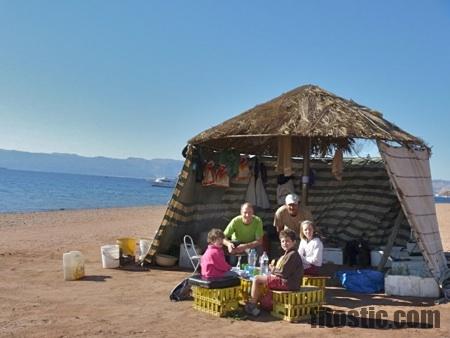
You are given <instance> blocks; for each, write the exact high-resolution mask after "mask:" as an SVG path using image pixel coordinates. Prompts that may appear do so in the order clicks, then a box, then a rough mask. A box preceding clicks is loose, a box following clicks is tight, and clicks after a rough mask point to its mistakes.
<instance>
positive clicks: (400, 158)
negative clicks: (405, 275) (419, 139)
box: [378, 142, 447, 280]
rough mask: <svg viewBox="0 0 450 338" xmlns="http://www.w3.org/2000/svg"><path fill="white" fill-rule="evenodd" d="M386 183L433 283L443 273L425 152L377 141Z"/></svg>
mask: <svg viewBox="0 0 450 338" xmlns="http://www.w3.org/2000/svg"><path fill="white" fill-rule="evenodd" d="M378 149H379V151H380V154H381V156H382V158H383V160H384V161H385V164H386V169H387V172H388V175H389V177H390V180H391V182H392V184H393V186H394V187H395V191H396V193H397V196H398V198H399V201H400V203H401V205H402V208H403V212H404V213H405V216H406V218H407V219H408V221H409V224H410V225H411V228H412V229H413V231H414V234H415V236H416V239H417V242H418V244H419V247H420V248H421V250H422V254H423V256H424V259H425V261H426V262H427V264H428V267H429V268H430V271H431V273H432V274H433V276H434V278H436V280H440V278H441V277H442V275H443V274H444V273H445V271H446V270H447V261H446V259H445V255H444V252H443V247H442V241H441V235H440V233H439V225H438V221H437V217H436V208H435V205H434V196H433V189H432V185H431V173H430V164H429V158H430V153H429V151H428V149H426V148H424V149H421V150H417V149H408V148H406V147H392V146H389V145H388V144H386V143H384V142H378Z"/></svg>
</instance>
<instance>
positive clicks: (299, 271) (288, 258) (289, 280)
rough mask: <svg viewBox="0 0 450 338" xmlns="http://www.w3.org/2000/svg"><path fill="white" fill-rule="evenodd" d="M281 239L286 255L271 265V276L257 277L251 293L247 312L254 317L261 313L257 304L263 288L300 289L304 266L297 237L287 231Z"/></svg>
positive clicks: (246, 307)
mask: <svg viewBox="0 0 450 338" xmlns="http://www.w3.org/2000/svg"><path fill="white" fill-rule="evenodd" d="M279 237H280V243H281V247H282V248H283V250H284V255H283V256H281V257H280V258H279V259H278V261H277V263H276V264H275V265H274V264H273V262H272V264H270V265H269V270H270V272H271V274H270V275H267V276H264V275H258V276H255V279H254V281H253V283H252V289H251V293H250V295H251V298H250V299H249V300H248V302H247V304H245V311H246V312H247V313H249V314H251V315H253V316H257V315H259V313H260V310H259V309H258V307H257V303H258V301H259V300H260V298H261V296H262V294H261V291H260V290H261V289H262V287H263V286H266V287H268V288H269V290H281V291H298V290H299V289H300V285H301V280H302V277H303V264H302V259H301V258H300V255H299V254H298V251H297V250H296V241H297V235H296V233H295V232H294V231H293V230H291V229H285V230H281V231H280V234H279ZM269 292H270V291H269ZM269 297H271V295H269Z"/></svg>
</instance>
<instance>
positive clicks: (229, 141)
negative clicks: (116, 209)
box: [188, 85, 425, 156]
mask: <svg viewBox="0 0 450 338" xmlns="http://www.w3.org/2000/svg"><path fill="white" fill-rule="evenodd" d="M283 135H285V136H288V135H290V136H293V138H292V145H293V155H294V156H295V155H302V154H303V151H304V144H305V142H304V141H305V140H307V139H310V140H311V144H312V148H313V152H314V151H315V152H320V151H321V152H323V151H324V150H326V149H329V148H330V147H332V146H337V147H341V148H344V149H348V147H349V145H350V144H352V143H353V141H354V139H358V138H360V139H375V140H385V141H395V142H398V143H400V144H404V145H418V146H425V144H424V142H423V141H422V140H421V139H419V138H417V137H415V136H413V135H411V134H409V133H407V132H405V131H403V130H402V129H400V128H398V127H397V126H396V125H394V124H393V123H391V122H389V121H387V120H385V119H383V117H382V114H381V113H379V112H377V111H375V110H372V109H369V108H367V107H364V106H361V105H359V104H357V103H356V102H354V101H352V100H346V99H344V98H341V97H339V96H336V95H334V94H332V93H330V92H327V91H326V90H323V89H321V88H320V87H317V86H313V85H306V86H301V87H298V88H296V89H294V90H291V91H290V92H287V93H285V94H283V95H280V96H278V97H277V98H275V99H273V100H271V101H268V102H266V103H263V104H260V105H258V106H256V107H254V108H252V109H250V110H247V111H246V112H244V113H242V114H240V115H237V116H235V117H233V118H231V119H229V120H227V121H225V122H223V123H221V124H219V125H217V126H215V127H212V128H209V129H207V130H205V131H203V132H201V133H200V134H198V135H197V136H195V137H194V138H192V139H191V140H189V141H188V143H189V144H193V145H203V146H206V147H208V148H211V149H215V150H223V149H230V148H235V149H239V150H240V151H241V152H246V153H250V154H265V155H276V154H277V138H278V136H283Z"/></svg>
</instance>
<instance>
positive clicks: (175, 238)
mask: <svg viewBox="0 0 450 338" xmlns="http://www.w3.org/2000/svg"><path fill="white" fill-rule="evenodd" d="M259 160H260V162H262V163H264V164H265V165H266V167H267V174H268V180H267V183H266V184H265V186H266V192H267V194H268V197H269V200H270V202H271V206H272V208H271V209H270V210H261V209H258V208H256V210H255V211H256V212H255V213H256V214H257V215H258V216H260V217H261V218H262V220H263V222H264V227H265V228H266V229H269V228H270V227H272V224H273V215H274V212H275V210H276V209H277V207H278V205H277V202H276V190H277V175H278V173H277V172H276V171H275V168H274V165H275V161H274V160H273V159H270V158H260V159H259ZM194 167H195V166H194V165H193V164H192V162H191V159H190V154H188V157H187V159H186V161H185V164H184V166H183V169H182V173H181V175H180V178H179V181H178V184H177V186H176V188H175V190H174V194H173V196H172V199H171V201H170V203H169V205H168V208H167V211H166V213H165V215H164V218H163V220H162V222H161V225H160V228H159V229H158V231H157V233H156V234H155V240H154V242H153V245H152V248H151V250H150V255H151V256H152V255H154V254H156V253H158V252H161V253H173V252H174V250H175V249H176V248H177V247H178V248H179V245H180V243H181V242H182V238H183V236H184V235H185V234H190V235H191V236H192V237H193V238H194V241H195V242H196V243H200V244H201V246H204V245H205V236H206V232H207V231H208V230H209V229H211V228H213V227H216V228H222V229H224V228H225V227H226V225H227V224H228V222H229V221H230V219H231V218H233V217H234V216H236V215H238V214H239V211H240V206H241V204H242V203H243V202H245V201H244V199H245V194H246V191H247V187H248V182H247V181H245V182H243V181H236V180H234V179H232V180H231V184H230V187H229V188H227V189H224V188H216V187H202V186H201V184H200V183H198V182H195V172H194V171H193V170H194V169H193V168H194ZM293 168H294V171H295V175H296V178H295V180H294V185H295V188H296V192H297V193H298V194H300V193H301V189H300V188H301V184H300V183H301V182H300V174H301V172H302V161H301V160H294V165H293ZM311 168H312V169H313V170H314V172H315V182H314V184H313V185H312V187H311V188H310V190H309V199H308V205H309V207H310V209H311V211H312V213H313V216H314V220H315V222H316V224H317V228H318V230H319V232H320V234H321V236H322V239H323V241H324V243H325V246H331V247H342V248H343V247H344V246H345V243H346V242H347V241H349V240H351V239H356V238H359V237H363V238H364V239H366V240H368V241H369V245H370V246H371V247H377V246H380V245H383V244H385V243H386V242H387V239H388V237H389V235H390V233H391V227H392V226H393V224H394V220H395V218H396V216H397V215H398V213H399V212H401V211H400V210H401V209H400V204H399V202H398V199H397V197H396V196H395V193H394V191H393V190H392V188H391V184H390V182H389V178H388V176H387V173H386V170H385V168H384V164H383V162H382V161H381V159H372V160H365V159H351V160H345V163H344V173H343V179H342V181H337V180H336V179H335V178H334V177H333V176H332V175H331V167H330V161H325V160H317V161H316V160H313V161H311ZM409 235H410V226H409V224H408V223H407V222H406V221H404V223H403V224H401V226H400V231H399V234H398V236H397V239H396V243H395V244H396V245H404V244H405V242H406V241H407V240H408V239H409ZM201 249H204V248H203V247H202V248H201Z"/></svg>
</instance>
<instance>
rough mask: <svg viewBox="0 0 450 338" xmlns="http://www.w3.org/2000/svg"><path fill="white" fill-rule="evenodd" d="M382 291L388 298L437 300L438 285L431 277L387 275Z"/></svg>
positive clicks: (438, 293)
mask: <svg viewBox="0 0 450 338" xmlns="http://www.w3.org/2000/svg"><path fill="white" fill-rule="evenodd" d="M384 290H385V292H386V294H387V295H388V296H390V295H394V296H414V297H431V298H438V297H439V295H440V290H439V285H438V283H437V282H436V281H435V280H434V278H432V277H425V278H424V277H420V276H399V275H387V276H385V277H384Z"/></svg>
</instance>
